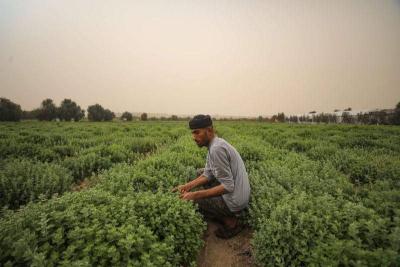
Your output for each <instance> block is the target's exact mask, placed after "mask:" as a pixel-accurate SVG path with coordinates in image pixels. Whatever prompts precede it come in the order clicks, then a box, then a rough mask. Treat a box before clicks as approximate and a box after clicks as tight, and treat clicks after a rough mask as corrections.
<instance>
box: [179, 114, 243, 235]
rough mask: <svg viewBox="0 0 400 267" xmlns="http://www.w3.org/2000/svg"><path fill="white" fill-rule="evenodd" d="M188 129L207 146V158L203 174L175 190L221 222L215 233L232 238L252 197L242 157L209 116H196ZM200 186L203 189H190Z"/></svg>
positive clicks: (198, 143)
mask: <svg viewBox="0 0 400 267" xmlns="http://www.w3.org/2000/svg"><path fill="white" fill-rule="evenodd" d="M189 128H190V129H191V131H192V136H193V140H194V141H195V142H196V144H197V145H198V146H199V147H207V149H208V153H207V161H206V165H205V168H204V171H203V173H202V174H200V175H199V176H198V177H197V178H196V179H194V180H192V181H190V182H188V183H186V184H184V185H179V186H178V187H176V188H174V190H178V191H179V192H180V197H181V198H182V199H184V200H193V201H195V202H196V203H197V204H198V205H199V210H200V212H201V213H203V215H204V216H205V217H206V218H208V219H214V220H217V221H219V222H221V223H222V225H223V227H222V228H219V229H218V230H217V231H216V232H215V234H216V236H218V237H220V238H231V237H233V236H235V235H237V234H238V233H239V232H240V231H241V230H242V228H243V225H242V223H241V222H240V221H239V217H240V216H241V215H242V214H243V210H244V209H246V208H247V206H248V203H249V198H250V184H249V179H248V175H247V172H246V168H245V166H244V163H243V160H242V158H241V157H240V155H239V153H238V152H237V151H236V149H235V148H234V147H233V146H232V145H230V144H229V143H228V142H227V141H225V140H224V139H222V138H219V137H218V136H217V135H216V134H215V132H214V128H213V125H212V120H211V117H210V116H209V115H196V116H195V117H194V118H193V119H191V120H190V121H189ZM199 186H203V189H202V190H198V191H194V192H191V190H192V189H194V188H196V187H199Z"/></svg>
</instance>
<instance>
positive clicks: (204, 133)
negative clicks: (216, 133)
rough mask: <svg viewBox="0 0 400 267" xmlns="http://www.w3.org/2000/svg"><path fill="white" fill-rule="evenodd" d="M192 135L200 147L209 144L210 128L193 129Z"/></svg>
mask: <svg viewBox="0 0 400 267" xmlns="http://www.w3.org/2000/svg"><path fill="white" fill-rule="evenodd" d="M192 137H193V140H194V141H195V142H196V144H197V145H198V146H199V147H203V146H208V144H209V143H210V129H209V128H200V129H194V130H192Z"/></svg>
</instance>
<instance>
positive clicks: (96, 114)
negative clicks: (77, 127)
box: [87, 104, 104, 121]
mask: <svg viewBox="0 0 400 267" xmlns="http://www.w3.org/2000/svg"><path fill="white" fill-rule="evenodd" d="M87 112H88V119H89V121H102V120H103V118H104V108H103V107H102V106H101V105H99V104H94V105H92V106H89V107H88V109H87Z"/></svg>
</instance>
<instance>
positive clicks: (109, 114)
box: [103, 109, 115, 121]
mask: <svg viewBox="0 0 400 267" xmlns="http://www.w3.org/2000/svg"><path fill="white" fill-rule="evenodd" d="M114 118H115V114H114V112H112V111H111V110H109V109H106V110H104V114H103V120H104V121H112V120H113V119H114Z"/></svg>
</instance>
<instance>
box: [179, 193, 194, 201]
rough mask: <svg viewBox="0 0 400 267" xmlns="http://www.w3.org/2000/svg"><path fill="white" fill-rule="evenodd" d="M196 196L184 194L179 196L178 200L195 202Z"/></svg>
mask: <svg viewBox="0 0 400 267" xmlns="http://www.w3.org/2000/svg"><path fill="white" fill-rule="evenodd" d="M196 196H197V195H196V192H185V193H182V194H181V196H180V198H181V199H184V200H195V199H197V197H196Z"/></svg>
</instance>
